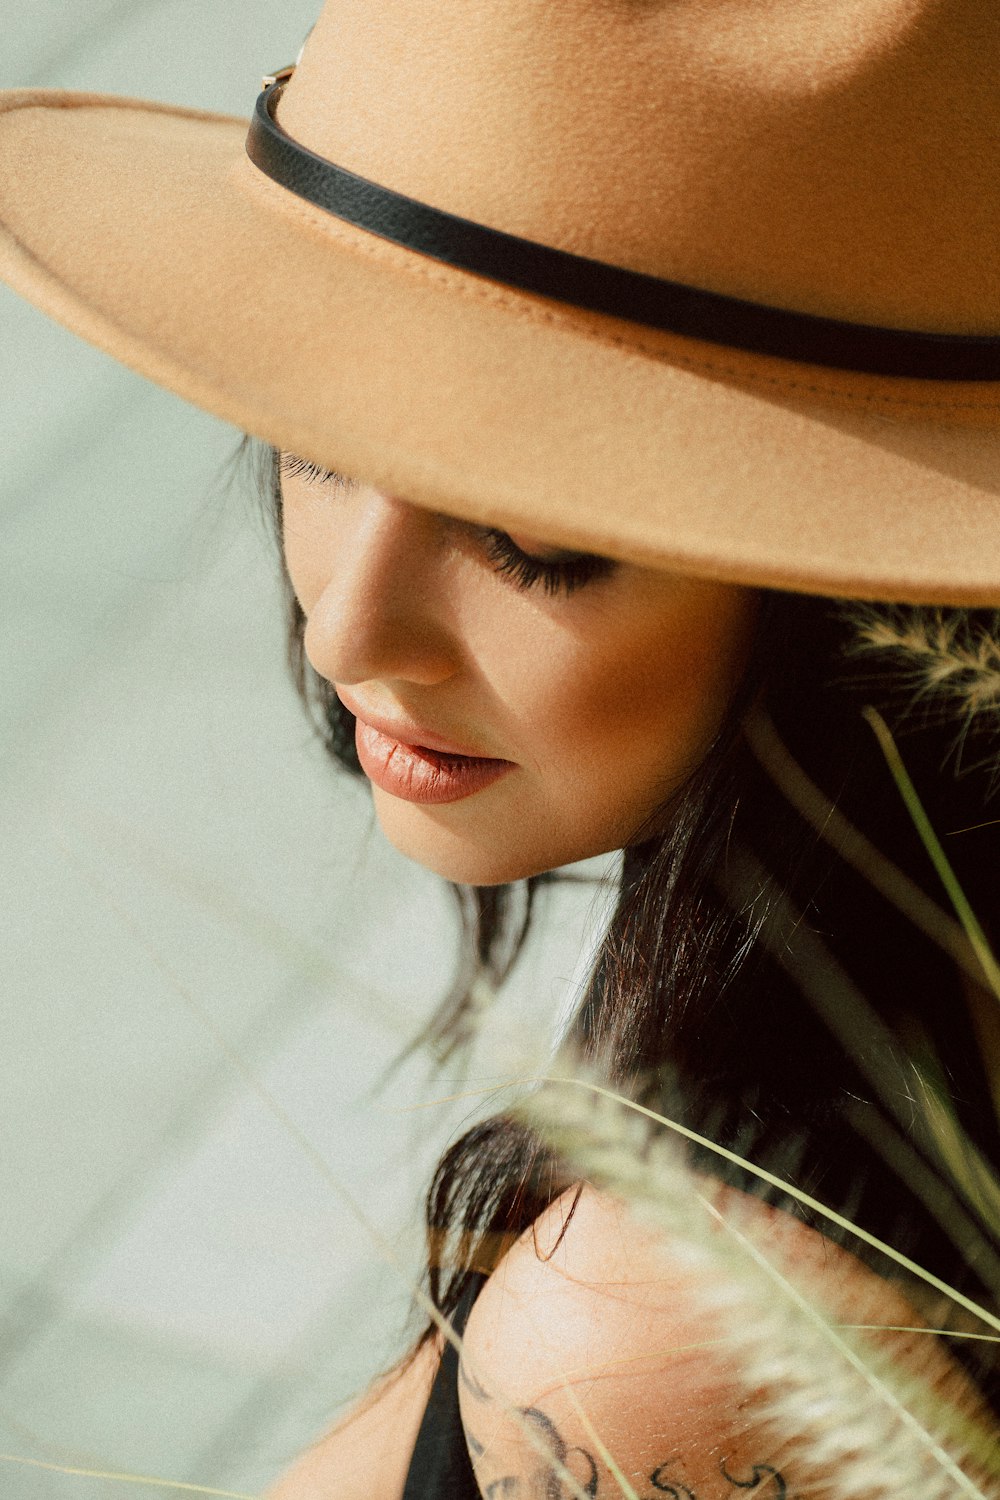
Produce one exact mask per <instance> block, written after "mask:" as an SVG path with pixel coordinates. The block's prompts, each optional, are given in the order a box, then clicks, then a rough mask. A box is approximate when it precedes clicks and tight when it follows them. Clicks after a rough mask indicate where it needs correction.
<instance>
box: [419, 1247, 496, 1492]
mask: <svg viewBox="0 0 1000 1500" xmlns="http://www.w3.org/2000/svg"><path fill="white" fill-rule="evenodd" d="M485 1281H486V1277H485V1276H481V1275H478V1274H477V1275H474V1276H473V1277H472V1278H471V1280H470V1283H469V1286H468V1287H467V1289H466V1292H465V1295H464V1297H463V1298H462V1300H461V1302H460V1303H459V1305H458V1307H457V1308H456V1310H455V1314H454V1317H453V1318H452V1327H453V1328H454V1330H455V1332H456V1333H457V1334H458V1335H459V1337H461V1336H462V1334H463V1333H464V1332H465V1325H466V1322H467V1321H468V1317H469V1313H470V1312H471V1311H472V1304H473V1303H474V1302H475V1300H476V1298H477V1297H478V1295H479V1293H480V1290H481V1289H482V1286H483V1283H484V1282H485ZM445 1497H447V1500H480V1492H479V1485H478V1484H477V1483H476V1476H475V1473H474V1472H473V1468H472V1461H471V1459H470V1458H469V1448H468V1444H467V1443H466V1440H465V1429H464V1427H463V1426H462V1415H461V1412H460V1411H459V1406H458V1351H457V1350H456V1349H455V1348H454V1346H453V1345H452V1344H446V1345H445V1349H444V1353H443V1354H442V1356H441V1365H440V1367H439V1369H438V1373H437V1376H436V1377H435V1380H434V1385H433V1386H432V1388H431V1394H430V1399H429V1400H428V1402H427V1406H426V1408H425V1411H424V1417H423V1421H422V1422H421V1424H420V1431H419V1432H418V1433H417V1441H416V1444H415V1445H414V1449H413V1457H412V1458H411V1460H410V1467H409V1470H408V1472H407V1475H406V1485H405V1487H404V1489H403V1500H445Z"/></svg>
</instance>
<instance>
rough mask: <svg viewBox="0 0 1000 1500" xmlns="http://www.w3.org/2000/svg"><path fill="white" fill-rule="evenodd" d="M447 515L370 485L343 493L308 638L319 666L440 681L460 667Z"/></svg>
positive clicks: (358, 678) (354, 677) (342, 679)
mask: <svg viewBox="0 0 1000 1500" xmlns="http://www.w3.org/2000/svg"><path fill="white" fill-rule="evenodd" d="M444 524H445V523H444V522H443V519H442V517H440V516H436V515H434V514H433V513H431V512H429V511H424V510H420V509H418V508H417V507H416V506H414V505H410V504H409V503H408V502H406V501H404V500H398V499H396V498H395V497H393V496H389V495H383V494H380V493H379V492H378V491H375V490H371V489H367V488H366V489H362V490H359V491H357V492H355V493H353V494H351V495H348V496H342V497H341V498H340V500H339V501H338V520H337V524H336V526H334V527H333V528H332V529H331V535H330V536H329V538H328V539H324V541H323V543H321V548H322V552H323V553H324V554H325V556H323V557H318V558H315V559H314V566H316V567H318V568H319V579H320V590H319V594H318V597H316V599H315V601H314V603H313V607H312V609H311V610H309V611H308V621H307V625H306V631H305V636H304V640H303V644H304V646H305V652H306V656H307V658H308V660H309V662H310V663H311V664H312V666H313V667H314V669H315V670H316V671H317V672H318V673H319V674H320V676H321V677H325V678H326V679H327V681H329V682H335V683H342V684H343V685H344V686H345V687H346V686H349V685H351V684H356V683H361V682H371V681H374V680H379V681H382V682H391V681H393V680H398V681H405V682H409V683H417V684H420V685H423V686H433V685H435V684H436V683H439V682H442V681H444V680H445V679H446V678H447V677H449V676H451V674H452V673H453V672H454V670H455V668H456V662H457V643H456V641H455V640H454V638H453V636H452V634H451V632H450V630H449V628H448V623H447V609H446V606H445V601H446V598H447V589H446V580H445V578H444V577H443V572H444V569H445V566H446V558H447V552H448V548H447V541H446V537H445V535H444Z"/></svg>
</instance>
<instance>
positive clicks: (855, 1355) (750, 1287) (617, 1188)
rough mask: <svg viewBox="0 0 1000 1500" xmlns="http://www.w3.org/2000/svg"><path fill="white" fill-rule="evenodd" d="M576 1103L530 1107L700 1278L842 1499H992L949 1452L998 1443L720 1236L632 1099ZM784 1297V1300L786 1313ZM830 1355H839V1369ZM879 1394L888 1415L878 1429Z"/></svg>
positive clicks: (551, 1095) (743, 1245)
mask: <svg viewBox="0 0 1000 1500" xmlns="http://www.w3.org/2000/svg"><path fill="white" fill-rule="evenodd" d="M572 1081H580V1080H578V1079H577V1080H572ZM571 1097H572V1096H569V1097H567V1094H566V1092H565V1091H564V1090H562V1089H559V1088H552V1087H547V1088H543V1089H541V1090H539V1091H537V1092H536V1093H534V1094H532V1095H531V1096H530V1097H529V1098H528V1099H526V1100H525V1101H524V1103H523V1104H522V1106H521V1110H522V1112H523V1113H524V1115H525V1117H526V1118H527V1119H528V1120H529V1122H530V1123H531V1125H532V1126H533V1128H535V1129H537V1130H539V1131H540V1133H541V1134H542V1135H543V1136H544V1137H545V1138H546V1139H547V1140H548V1141H549V1143H550V1144H551V1145H552V1146H553V1148H554V1149H555V1150H557V1151H558V1152H559V1153H560V1155H561V1156H562V1157H563V1159H564V1160H565V1161H566V1162H567V1164H568V1165H569V1166H570V1168H571V1169H572V1171H573V1172H574V1173H576V1174H579V1176H580V1177H582V1178H585V1179H586V1180H589V1181H593V1182H594V1183H595V1184H596V1185H597V1186H598V1187H600V1188H603V1189H606V1190H610V1191H612V1192H614V1193H615V1194H616V1195H617V1196H619V1197H621V1198H622V1199H623V1200H624V1201H625V1203H626V1204H627V1205H628V1206H629V1208H630V1209H632V1211H633V1212H635V1213H637V1214H638V1215H639V1216H640V1217H641V1218H643V1219H646V1220H647V1221H649V1222H650V1223H652V1224H653V1225H654V1226H655V1227H657V1228H659V1229H661V1230H662V1231H664V1233H665V1234H666V1236H667V1237H668V1239H669V1245H670V1254H671V1259H672V1260H674V1261H677V1260H679V1261H680V1262H681V1263H682V1264H683V1265H685V1266H688V1267H691V1268H692V1269H696V1270H697V1271H699V1272H701V1273H703V1275H704V1284H705V1293H704V1296H705V1310H706V1314H707V1315H709V1316H713V1317H715V1318H717V1317H718V1316H719V1314H720V1313H721V1314H722V1315H723V1316H724V1317H725V1321H726V1327H727V1329H731V1330H732V1333H733V1339H732V1343H733V1344H734V1345H736V1346H737V1347H738V1348H739V1351H740V1361H739V1363H740V1367H741V1376H742V1378H743V1379H744V1380H745V1382H746V1384H747V1386H748V1388H749V1389H750V1390H751V1391H754V1392H756V1391H757V1390H758V1388H760V1387H762V1386H763V1387H765V1388H770V1389H771V1390H772V1391H773V1392H774V1393H775V1395H774V1399H773V1401H771V1402H769V1403H768V1404H767V1409H766V1410H764V1411H762V1417H764V1418H767V1419H770V1418H773V1419H774V1421H775V1422H776V1423H777V1425H778V1426H779V1427H780V1428H781V1429H782V1431H783V1432H785V1433H786V1434H787V1435H788V1436H789V1438H791V1439H795V1440H796V1443H798V1441H799V1440H800V1439H801V1442H802V1452H803V1454H804V1456H805V1458H806V1459H807V1460H808V1462H809V1463H810V1465H811V1466H812V1467H814V1468H821V1469H823V1470H824V1471H826V1470H829V1471H830V1473H835V1474H836V1476H837V1477H836V1483H835V1490H836V1494H837V1497H838V1500H882V1497H884V1500H898V1497H899V1496H901V1495H903V1494H905V1495H907V1497H908V1500H954V1497H955V1496H956V1495H957V1494H958V1493H962V1494H964V1495H966V1496H969V1497H975V1500H987V1492H985V1491H983V1490H982V1489H981V1488H980V1487H979V1486H978V1485H977V1484H976V1483H975V1482H974V1481H973V1480H972V1479H971V1478H970V1477H969V1476H968V1475H967V1474H966V1473H965V1472H964V1471H963V1470H962V1469H961V1467H960V1466H959V1462H958V1459H957V1458H956V1456H955V1455H954V1454H953V1453H952V1452H950V1451H949V1449H948V1447H947V1446H946V1442H947V1441H954V1440H955V1438H956V1436H959V1435H960V1436H961V1438H962V1440H963V1451H962V1453H961V1457H962V1458H965V1457H967V1456H968V1445H969V1443H970V1441H971V1443H972V1445H973V1446H974V1447H975V1449H976V1457H977V1459H980V1460H986V1459H988V1458H989V1457H990V1456H992V1458H993V1460H994V1461H995V1460H996V1453H995V1444H994V1442H993V1440H992V1438H991V1437H990V1435H988V1434H985V1433H979V1432H978V1431H975V1430H973V1429H972V1428H971V1427H970V1425H969V1424H968V1422H967V1421H966V1419H964V1418H961V1419H960V1420H959V1421H956V1420H955V1418H954V1416H953V1415H949V1413H948V1411H947V1409H946V1408H945V1407H944V1405H943V1403H942V1402H941V1401H940V1400H939V1399H938V1398H931V1397H930V1395H929V1393H928V1392H927V1391H926V1390H925V1389H923V1388H922V1387H921V1385H920V1383H919V1382H917V1381H916V1380H915V1379H914V1378H913V1377H911V1376H907V1377H906V1378H905V1379H904V1378H902V1377H901V1374H900V1372H899V1371H898V1369H897V1368H896V1367H895V1365H894V1363H893V1362H892V1361H891V1360H889V1359H888V1358H887V1357H886V1356H885V1355H883V1354H881V1353H880V1352H878V1351H874V1350H873V1349H872V1348H871V1347H870V1346H868V1345H864V1344H862V1343H861V1342H860V1341H859V1340H854V1339H852V1337H851V1336H850V1335H849V1334H848V1333H847V1332H846V1331H845V1330H843V1329H839V1330H838V1329H837V1328H836V1327H835V1326H834V1322H833V1320H832V1319H831V1318H830V1317H829V1316H828V1315H827V1314H826V1313H825V1312H824V1311H823V1310H822V1309H821V1308H820V1307H819V1306H818V1304H817V1302H816V1300H815V1297H814V1295H813V1294H811V1293H810V1294H809V1295H806V1294H805V1293H803V1292H802V1291H800V1290H799V1289H797V1288H795V1287H794V1286H792V1284H791V1283H790V1281H789V1280H788V1278H787V1276H786V1275H785V1274H784V1273H783V1272H782V1271H781V1270H780V1269H779V1268H778V1267H777V1266H775V1265H774V1264H773V1263H772V1262H771V1261H770V1260H769V1258H768V1257H766V1256H764V1255H763V1252H761V1251H760V1250H759V1248H758V1247H756V1246H755V1245H754V1244H753V1243H752V1240H751V1239H750V1237H749V1236H747V1235H745V1234H743V1233H742V1232H741V1231H740V1230H738V1229H737V1228H736V1226H734V1225H733V1224H732V1223H731V1221H730V1220H728V1219H721V1222H722V1223H723V1224H724V1225H725V1227H726V1229H727V1230H728V1231H729V1232H728V1234H726V1235H719V1234H718V1233H717V1232H715V1230H714V1228H713V1219H714V1220H719V1216H718V1214H717V1211H716V1210H715V1209H714V1207H713V1206H712V1205H711V1204H709V1203H708V1201H707V1200H706V1199H705V1198H704V1196H703V1194H702V1193H701V1192H700V1191H699V1190H698V1188H697V1187H695V1186H694V1183H693V1179H692V1176H691V1174H690V1173H689V1172H688V1170H687V1169H686V1167H684V1166H683V1165H682V1164H681V1163H680V1161H679V1158H678V1156H677V1154H676V1152H670V1151H668V1150H667V1149H666V1144H667V1143H666V1140H665V1138H664V1137H662V1136H658V1137H654V1138H653V1139H652V1140H648V1139H645V1140H644V1139H641V1138H640V1136H639V1135H638V1134H637V1132H636V1130H635V1128H634V1125H633V1126H630V1124H629V1120H630V1118H631V1117H630V1116H629V1112H628V1109H627V1108H626V1107H625V1106H626V1104H627V1101H622V1100H620V1099H619V1098H618V1097H616V1096H615V1095H613V1094H612V1093H611V1091H610V1090H607V1089H604V1088H601V1087H600V1086H598V1089H597V1091H596V1097H595V1098H593V1099H592V1100H591V1102H590V1103H589V1104H588V1103H587V1102H586V1101H585V1100H583V1101H581V1103H579V1104H578V1105H577V1106H576V1107H575V1108H574V1107H573V1105H572V1103H571V1102H570V1100H571ZM577 1097H578V1098H579V1097H580V1096H577ZM775 1288H778V1289H779V1290H780V1291H781V1293H782V1298H781V1301H780V1303H779V1304H778V1307H779V1314H778V1316H777V1317H776V1315H775V1307H776V1304H775V1298H774V1291H775ZM762 1330H766V1332H764V1333H763V1334H762ZM762 1350H767V1351H769V1352H768V1353H767V1354H762V1352H761V1351H762ZM831 1350H834V1351H836V1352H837V1354H838V1355H839V1356H840V1358H839V1360H838V1361H836V1362H835V1363H834V1365H833V1366H832V1367H831V1364H830V1352H831ZM831 1368H832V1370H833V1377H834V1378H831ZM873 1393H874V1394H875V1395H876V1396H877V1397H878V1412H879V1414H880V1418H879V1425H878V1427H877V1431H875V1432H874V1433H873V1432H872V1401H871V1397H872V1394H873ZM917 1406H919V1408H920V1412H919V1414H918V1412H917V1410H915V1409H914V1408H915V1407H917ZM817 1410H827V1411H832V1412H833V1413H834V1415H835V1420H834V1421H833V1422H831V1423H829V1424H828V1425H827V1427H826V1430H825V1431H824V1433H823V1434H821V1435H817V1434H815V1433H813V1432H811V1431H810V1427H811V1424H812V1422H813V1417H814V1414H815V1412H816V1411H817ZM929 1416H933V1418H934V1419H935V1427H936V1430H933V1431H932V1430H931V1429H930V1426H929ZM914 1445H916V1447H915V1446H914ZM859 1455H860V1457H859ZM929 1463H930V1465H931V1467H930V1468H928V1464H929ZM992 1493H993V1497H995V1495H996V1494H997V1493H1000V1491H997V1490H994V1491H993V1492H992Z"/></svg>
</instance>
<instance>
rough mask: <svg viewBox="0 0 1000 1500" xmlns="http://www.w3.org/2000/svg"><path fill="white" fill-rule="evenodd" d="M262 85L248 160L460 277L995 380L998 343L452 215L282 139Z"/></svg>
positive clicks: (716, 336)
mask: <svg viewBox="0 0 1000 1500" xmlns="http://www.w3.org/2000/svg"><path fill="white" fill-rule="evenodd" d="M281 90H282V84H280V83H274V84H272V85H271V86H270V87H267V88H265V89H264V91H263V93H261V95H260V96H259V98H258V100H257V105H256V109H255V110H254V115H253V119H252V121H251V123H250V130H249V133H248V135H247V143H246V149H247V155H248V156H249V157H250V160H251V161H252V162H253V163H254V165H255V166H257V167H259V168H260V170H261V171H262V172H264V173H266V175H267V176H268V177H271V178H273V179H274V181H275V182H277V183H280V184H281V186H282V187H284V188H287V189H288V190H289V192H292V193H296V194H297V195H298V196H299V197H300V198H305V199H307V200H308V201H309V202H310V203H313V204H315V205H316V206H317V207H318V208H322V209H325V210H326V212H327V213H331V214H334V215H336V217H337V218H339V219H344V220H346V221H347V222H348V223H350V224H354V225H356V226H357V228H359V229H365V230H368V231H369V233H371V234H376V235H379V236H380V237H381V238H382V239H386V240H391V241H393V243H395V244H397V245H403V246H405V247H406V248H407V249H410V250H415V251H417V252H418V253H419V254H421V255H428V256H431V257H432V258H433V259H434V260H439V261H444V262H446V263H447V264H448V265H450V266H455V267H456V268H457V269H459V270H463V271H471V272H473V273H474V274H475V275H477V276H486V277H489V278H490V279H491V280H492V281H498V282H502V283H504V284H505V285H507V286H512V287H517V288H519V289H520V290H521V291H525V292H534V293H537V294H538V295H539V296H542V297H550V298H553V299H555V300H556V301H559V302H565V303H569V304H570V305H572V306H574V307H581V308H587V309H588V310H589V311H591V312H597V313H607V314H610V315H611V316H612V317H615V318H624V319H627V320H628V321H630V322H633V323H640V324H644V325H646V326H647V327H650V328H659V329H664V330H666V331H667V332H670V333H679V334H684V335H686V336H688V337H690V338H696V339H706V340H708V341H709V342H710V343H714V344H723V345H726V346H728V347H730V348H735V349H745V350H750V351H752V352H753V353H756V354H768V355H777V356H778V357H779V358H782V359H793V360H798V361H800V362H804V363H807V364H812V365H827V366H830V367H832V368H835V369H841V370H856V371H859V372H864V373H866V374H872V375H903V376H910V377H915V378H917V379H921V380H998V379H1000V337H994V336H977V335H971V334H949V333H921V332H917V331H912V330H909V329H900V328H880V327H877V326H874V325H872V324H866V323H846V322H841V321H840V320H839V319H836V318H821V317H815V316H813V315H812V314H811V313H800V312H790V311H788V310H787V309H785V308H780V307H765V306H762V305H761V304H759V303H756V302H745V301H743V300H742V299H741V298H739V297H727V296H724V295H722V294H721V293H719V292H709V291H704V290H703V289H701V288H699V287H692V286H684V285H682V284H681V283H680V282H676V281H665V280H662V279H660V278H659V277H657V276H648V275H646V274H645V273H644V272H641V271H630V270H626V269H624V268H623V267H621V266H614V265H608V264H606V263H605V262H604V261H598V260H591V259H589V258H588V257H586V256H582V255H573V254H572V253H570V252H569V251H567V250H557V249H555V248H554V247H553V246H551V245H542V244H538V243H537V242H536V241H534V240H526V239H521V238H520V237H519V236H517V235H514V234H507V233H505V232H504V231H503V230H501V229H491V228H489V227H488V226H487V225H485V224H477V223H474V222H473V221H472V220H471V219H463V218H460V217H459V216H458V215H456V214H449V213H446V212H444V210H442V209H439V208H432V207H431V206H430V205H429V204H427V203H420V202H419V201H418V200H417V199H415V198H408V197H406V196H405V194H403V193H397V192H394V191H393V189H391V188H386V187H381V186H379V184H378V183H375V182H369V181H368V180H367V179H366V178H364V177H359V176H357V175H356V174H355V173H354V172H349V171H347V170H346V168H344V167H338V166H336V165H335V164H334V163H333V162H330V161H326V160H324V158H323V157H321V156H317V155H316V154H315V152H313V151H310V150H308V148H307V147H305V146H302V145H300V144H299V143H298V141H295V140H293V139H292V138H291V136H289V135H287V134H286V133H285V131H284V130H282V128H281V126H280V125H279V124H278V122H277V120H276V119H275V116H274V110H275V105H276V104H277V101H278V99H279V97H280V95H281Z"/></svg>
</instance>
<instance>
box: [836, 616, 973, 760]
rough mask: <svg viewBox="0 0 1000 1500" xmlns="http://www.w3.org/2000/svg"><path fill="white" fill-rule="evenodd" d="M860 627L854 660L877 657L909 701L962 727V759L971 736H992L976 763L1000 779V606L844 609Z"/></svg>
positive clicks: (958, 740) (884, 675)
mask: <svg viewBox="0 0 1000 1500" xmlns="http://www.w3.org/2000/svg"><path fill="white" fill-rule="evenodd" d="M844 610H845V613H846V616H847V619H848V620H849V621H850V623H851V624H852V626H853V627H854V632H855V642H854V647H853V652H852V654H853V655H854V656H855V658H858V657H865V656H871V657H872V665H873V669H874V670H873V678H877V680H878V681H879V682H880V683H882V684H885V685H888V686H890V687H891V688H894V689H895V691H896V692H897V693H899V694H905V695H906V696H907V697H908V699H909V705H908V706H909V709H910V711H911V712H912V711H916V710H920V711H921V712H923V713H925V714H927V715H929V716H930V717H932V718H933V719H935V720H937V721H939V722H945V721H947V720H952V721H954V723H955V726H956V735H955V754H956V760H957V762H961V760H962V758H963V756H964V751H965V746H966V742H967V740H968V739H969V738H970V736H971V735H972V734H973V733H975V735H976V736H977V737H979V736H980V735H983V736H988V737H989V740H990V741H991V748H990V750H989V751H988V752H984V754H983V755H982V756H981V757H980V758H979V760H977V761H976V762H975V764H977V765H980V764H982V765H989V766H992V770H993V777H992V782H991V787H992V788H994V789H995V787H996V785H997V781H998V778H1000V764H998V761H997V758H996V749H995V744H994V743H992V742H993V739H994V736H995V734H996V732H997V730H998V728H1000V610H982V609H980V610H968V609H946V608H943V607H941V606H930V605H902V604H895V605H890V604H867V603H864V602H853V601H852V602H851V603H850V604H849V605H845V606H844Z"/></svg>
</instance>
